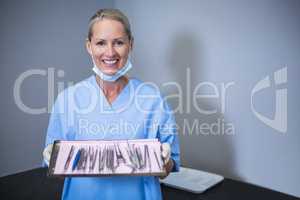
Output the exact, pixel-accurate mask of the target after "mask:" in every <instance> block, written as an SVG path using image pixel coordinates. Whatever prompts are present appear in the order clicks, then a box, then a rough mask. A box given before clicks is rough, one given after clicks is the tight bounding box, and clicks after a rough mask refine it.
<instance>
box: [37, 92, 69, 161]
mask: <svg viewBox="0 0 300 200" xmlns="http://www.w3.org/2000/svg"><path fill="white" fill-rule="evenodd" d="M65 96H66V95H65V94H64V92H62V93H60V94H59V95H58V97H57V99H56V101H55V103H54V105H53V107H52V111H51V115H50V119H49V124H48V129H47V135H46V141H45V147H46V146H47V145H49V144H53V143H54V141H55V140H66V139H67V137H66V135H67V133H66V130H67V129H66V124H67V116H68V115H67V112H66V111H67V109H66V108H67V107H66V105H67V102H66V99H65ZM43 166H45V162H43Z"/></svg>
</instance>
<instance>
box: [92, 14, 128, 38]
mask: <svg viewBox="0 0 300 200" xmlns="http://www.w3.org/2000/svg"><path fill="white" fill-rule="evenodd" d="M92 32H93V37H95V38H97V39H116V38H126V37H127V35H126V32H125V28H124V26H123V24H122V23H121V22H119V21H117V20H112V19H101V20H98V21H96V22H95V23H94V25H93V27H92Z"/></svg>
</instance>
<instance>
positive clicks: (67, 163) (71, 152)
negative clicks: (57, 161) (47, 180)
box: [64, 145, 75, 170]
mask: <svg viewBox="0 0 300 200" xmlns="http://www.w3.org/2000/svg"><path fill="white" fill-rule="evenodd" d="M74 149H75V147H74V146H73V145H72V146H71V150H70V152H69V155H68V158H67V161H66V163H65V166H64V169H65V170H67V169H68V168H69V165H70V162H71V159H72V157H73V154H74Z"/></svg>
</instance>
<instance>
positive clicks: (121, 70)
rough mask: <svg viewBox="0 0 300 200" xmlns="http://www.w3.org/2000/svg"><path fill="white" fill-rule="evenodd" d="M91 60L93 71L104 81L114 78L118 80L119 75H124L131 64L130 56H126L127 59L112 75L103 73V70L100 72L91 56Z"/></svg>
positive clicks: (112, 80) (111, 80) (113, 79)
mask: <svg viewBox="0 0 300 200" xmlns="http://www.w3.org/2000/svg"><path fill="white" fill-rule="evenodd" d="M92 60H93V64H94V67H93V71H94V72H95V73H96V74H97V75H98V76H99V77H100V78H101V79H102V80H104V81H109V82H115V81H116V80H118V79H119V78H120V77H121V76H124V75H125V74H127V73H128V71H129V70H130V69H131V68H132V64H131V62H130V56H128V58H127V61H126V63H125V65H124V66H123V67H122V68H121V69H119V70H118V71H117V72H116V73H115V74H113V75H108V74H105V73H104V72H102V71H101V70H100V69H99V68H98V67H97V65H96V63H95V61H94V58H93V57H92Z"/></svg>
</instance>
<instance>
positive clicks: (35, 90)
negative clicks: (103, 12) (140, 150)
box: [0, 0, 300, 197]
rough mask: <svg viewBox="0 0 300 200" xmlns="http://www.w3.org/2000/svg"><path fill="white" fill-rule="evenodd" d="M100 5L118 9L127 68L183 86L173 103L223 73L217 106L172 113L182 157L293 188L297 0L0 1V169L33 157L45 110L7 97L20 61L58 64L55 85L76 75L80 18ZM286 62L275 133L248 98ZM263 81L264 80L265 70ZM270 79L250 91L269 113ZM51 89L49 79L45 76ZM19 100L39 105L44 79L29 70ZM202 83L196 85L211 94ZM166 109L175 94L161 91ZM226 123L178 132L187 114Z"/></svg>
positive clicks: (36, 160) (299, 178)
mask: <svg viewBox="0 0 300 200" xmlns="http://www.w3.org/2000/svg"><path fill="white" fill-rule="evenodd" d="M100 7H116V8H120V9H121V10H122V11H124V12H125V13H126V14H127V15H128V17H129V19H130V21H131V24H132V28H133V33H134V37H135V45H134V52H133V64H134V69H133V70H132V71H131V75H132V76H137V77H139V78H140V79H142V80H144V81H151V82H155V83H156V84H158V85H159V86H160V87H161V90H162V92H163V93H164V94H165V95H169V94H173V93H174V92H176V91H177V90H176V88H174V87H173V88H172V87H167V86H164V85H163V84H164V83H166V82H169V81H176V82H178V83H179V84H180V85H181V86H182V87H183V95H184V96H183V99H182V100H183V104H184V105H186V104H187V103H188V102H189V101H192V98H191V100H189V98H188V91H187V90H186V89H184V88H186V87H187V78H186V73H187V68H189V70H190V72H191V91H190V92H191V93H190V94H191V95H192V94H193V93H192V91H193V89H194V88H195V87H196V86H197V84H199V83H201V82H204V81H208V82H212V83H214V84H215V85H216V86H217V87H218V91H219V92H220V91H221V90H220V87H221V86H220V85H221V84H222V83H225V84H226V83H229V82H233V83H234V85H232V86H231V87H230V88H228V89H227V93H226V105H225V112H222V111H221V101H220V99H207V100H205V99H201V101H200V102H198V105H199V106H200V107H201V108H204V109H214V108H216V109H217V113H215V114H212V115H204V114H201V113H199V112H197V110H196V109H194V108H193V106H191V110H190V112H188V111H187V110H186V106H185V107H184V111H183V112H182V113H179V112H178V113H176V120H177V122H178V125H179V127H180V129H179V130H180V146H181V152H182V164H183V165H184V166H188V167H192V168H197V169H201V170H207V171H210V172H215V173H219V174H222V175H224V176H226V177H230V178H234V179H238V180H243V181H246V182H250V183H253V184H256V185H260V186H263V187H267V188H271V189H274V190H277V191H281V192H284V193H288V194H291V195H295V196H299V197H300V190H299V185H300V172H299V169H300V159H299V158H300V135H299V116H298V115H299V110H300V109H299V106H298V102H299V97H300V95H299V92H298V91H299V89H298V88H297V86H299V85H300V84H299V83H300V81H299V65H300V55H299V52H300V39H299V35H300V25H299V24H300V23H299V22H300V1H298V0H263V1H261V0H260V1H259V0H254V1H251V2H250V1H246V0H227V1H220V0H210V1H207V0H200V1H193V0H189V1H171V0H165V1H139V0H131V1H121V0H115V1H86V2H82V1H42V2H41V1H33V0H31V1H26V3H25V2H23V1H6V2H5V3H1V8H0V9H1V12H0V24H1V37H0V40H1V47H0V48H1V54H0V63H1V68H0V70H1V73H0V75H1V79H0V81H1V84H0V87H1V91H2V95H1V111H2V117H1V120H0V125H1V126H0V127H1V145H0V160H1V165H0V175H2V176H3V175H6V174H10V173H15V172H17V171H23V170H25V169H29V168H34V167H37V166H39V165H40V164H41V160H42V156H41V152H42V149H43V146H44V139H45V131H46V128H47V123H48V117H49V115H48V114H42V115H28V114H26V113H24V112H22V111H21V110H20V109H19V108H18V107H17V106H16V104H15V102H14V98H13V86H14V82H15V80H16V79H17V77H18V76H19V75H20V74H21V73H23V72H24V71H26V70H28V69H32V68H35V69H46V70H47V68H49V67H53V68H54V69H55V72H57V70H59V69H60V70H64V72H65V74H64V77H58V76H55V84H57V83H59V82H60V83H61V82H63V83H65V84H67V82H68V81H74V82H77V81H79V80H81V79H84V78H85V77H87V76H88V75H90V74H91V63H90V61H89V58H88V55H87V53H86V52H85V48H84V39H85V36H86V31H87V22H88V18H89V17H90V15H91V14H92V13H94V11H95V10H97V8H100ZM285 66H287V68H288V82H287V84H284V85H283V86H280V88H288V104H287V105H288V107H287V109H288V130H287V132H286V133H284V134H282V133H280V132H278V131H276V130H274V129H272V128H270V127H268V126H266V125H265V124H263V123H262V122H261V121H259V120H258V119H257V118H256V117H255V115H254V114H253V112H252V111H251V106H250V95H251V90H252V88H253V87H254V86H255V84H256V83H257V82H258V81H260V80H261V79H263V78H264V77H266V76H267V75H270V77H272V76H273V73H274V72H275V71H277V70H279V69H281V68H283V67H285ZM271 80H273V79H272V78H271ZM275 89H278V88H277V87H276V86H275V85H274V84H272V85H271V87H270V88H269V89H266V90H264V91H263V92H260V93H258V94H257V95H256V96H255V99H254V100H255V108H256V109H257V110H258V111H259V112H261V113H263V114H264V115H266V116H268V117H270V118H272V117H273V116H274V110H275ZM55 90H57V85H55ZM21 91H22V93H21V96H22V99H23V101H24V103H26V104H27V105H31V106H32V107H37V108H38V107H41V106H44V105H47V78H46V77H43V76H34V77H31V78H30V79H28V80H26V81H25V82H24V84H23V86H22V90H21ZM212 92H213V91H212V90H211V88H203V91H201V92H200V93H201V94H211V93H212ZM169 102H170V104H171V105H172V106H173V108H175V107H176V106H177V105H178V101H176V99H169ZM218 120H221V121H222V123H224V124H225V125H226V124H232V125H233V126H234V134H233V135H232V134H231V135H228V134H222V133H224V132H222V131H221V133H220V134H212V133H210V134H208V135H203V134H197V131H196V130H195V129H194V130H193V131H191V132H187V130H186V129H184V123H185V122H186V121H188V122H189V123H190V125H192V123H193V122H200V123H207V124H213V123H216V122H218Z"/></svg>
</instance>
